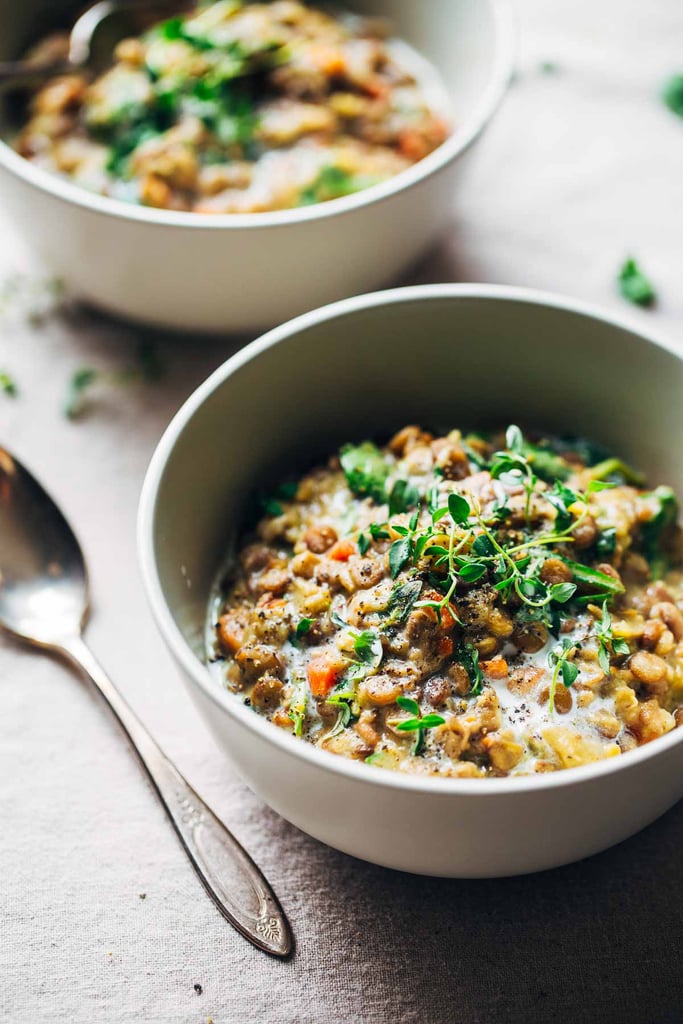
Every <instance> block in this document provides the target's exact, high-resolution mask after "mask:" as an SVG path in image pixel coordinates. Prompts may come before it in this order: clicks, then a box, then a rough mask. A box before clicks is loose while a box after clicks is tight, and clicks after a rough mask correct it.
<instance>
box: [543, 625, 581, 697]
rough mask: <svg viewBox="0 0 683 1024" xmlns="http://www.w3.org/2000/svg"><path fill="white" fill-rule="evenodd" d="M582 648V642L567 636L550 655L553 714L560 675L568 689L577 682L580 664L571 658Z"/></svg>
mask: <svg viewBox="0 0 683 1024" xmlns="http://www.w3.org/2000/svg"><path fill="white" fill-rule="evenodd" d="M580 649H581V645H580V644H577V643H576V641H574V640H570V639H569V638H568V637H565V638H564V639H563V640H562V642H561V643H560V644H559V645H558V646H557V647H554V648H553V650H552V651H551V652H550V654H549V655H548V664H549V665H550V667H551V668H554V671H553V677H552V680H551V682H550V697H549V708H550V713H551V715H552V714H553V713H554V711H555V694H556V692H557V683H558V680H559V676H560V675H561V676H562V682H563V684H564V685H565V686H566V687H567V689H569V687H570V686H571V685H572V684H573V683H575V682H576V677H577V676H578V674H579V666H578V665H575V664H574V662H573V661H572V660H571V659H572V658H573V657H575V655H576V654H577V652H578V651H579V650H580Z"/></svg>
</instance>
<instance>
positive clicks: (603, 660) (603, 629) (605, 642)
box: [595, 601, 631, 676]
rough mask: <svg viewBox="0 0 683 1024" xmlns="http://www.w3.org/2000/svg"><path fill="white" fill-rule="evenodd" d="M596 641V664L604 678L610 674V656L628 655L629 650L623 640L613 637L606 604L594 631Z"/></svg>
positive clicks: (610, 618) (610, 617)
mask: <svg viewBox="0 0 683 1024" xmlns="http://www.w3.org/2000/svg"><path fill="white" fill-rule="evenodd" d="M595 635H596V637H597V640H598V663H599V665H600V668H601V669H602V671H603V672H604V673H605V675H606V676H608V675H609V674H610V670H611V658H612V655H616V656H619V655H628V654H630V653H631V648H630V647H629V645H628V644H627V643H626V641H625V640H622V639H620V638H617V637H615V636H614V633H613V631H612V616H611V615H610V613H609V611H608V610H607V602H606V601H605V602H604V604H603V606H602V619H601V620H600V625H599V626H598V629H597V631H596V634H595Z"/></svg>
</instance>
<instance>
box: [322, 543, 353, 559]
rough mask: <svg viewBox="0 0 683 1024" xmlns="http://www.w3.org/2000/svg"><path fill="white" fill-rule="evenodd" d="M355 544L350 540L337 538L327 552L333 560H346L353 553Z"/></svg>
mask: <svg viewBox="0 0 683 1024" xmlns="http://www.w3.org/2000/svg"><path fill="white" fill-rule="evenodd" d="M355 553H356V545H355V544H354V543H353V541H352V540H338V541H337V543H336V544H333V545H332V547H331V548H330V550H329V551H328V552H327V554H328V555H329V557H330V558H333V559H334V561H335V562H348V560H349V558H351V555H355Z"/></svg>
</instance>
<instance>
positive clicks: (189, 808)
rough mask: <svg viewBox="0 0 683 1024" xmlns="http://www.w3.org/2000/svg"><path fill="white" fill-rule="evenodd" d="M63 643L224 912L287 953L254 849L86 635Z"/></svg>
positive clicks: (284, 925) (258, 941) (282, 923)
mask: <svg viewBox="0 0 683 1024" xmlns="http://www.w3.org/2000/svg"><path fill="white" fill-rule="evenodd" d="M61 649H62V650H63V651H64V653H65V654H66V655H67V656H68V657H69V659H70V660H71V661H73V662H74V663H75V664H76V665H77V666H78V667H79V668H80V669H81V670H82V672H83V673H84V674H85V675H86V676H87V677H88V678H89V679H90V680H91V681H92V683H93V684H94V685H95V686H96V688H97V689H98V690H99V692H100V693H101V694H102V696H103V697H104V699H105V700H106V702H107V703H108V704H109V707H110V708H111V709H112V711H113V712H114V714H115V715H116V717H117V718H118V720H119V722H120V724H121V726H122V727H123V729H124V731H125V732H126V733H127V735H128V738H129V739H130V741H131V744H132V746H133V749H134V750H135V753H136V754H137V756H138V758H139V759H140V762H141V764H142V766H143V768H144V769H145V770H146V772H147V774H148V775H149V777H150V779H151V781H152V784H153V786H154V789H155V790H156V792H157V794H158V796H159V798H160V800H161V802H162V804H163V805H164V807H165V808H166V812H167V814H168V816H169V818H170V819H171V821H172V823H173V827H174V828H175V830H176V832H177V834H178V837H179V838H180V841H181V843H182V844H183V846H184V847H185V852H186V853H187V855H188V857H189V858H190V860H191V862H192V865H193V867H194V869H195V871H196V872H197V874H198V875H199V877H200V879H201V880H202V882H203V884H204V887H205V888H206V891H207V892H208V894H209V896H211V898H212V899H213V901H214V903H215V904H216V906H217V907H218V909H219V910H220V912H221V914H223V916H224V917H225V918H226V919H227V920H228V921H230V923H231V924H232V925H234V926H235V928H237V930H238V931H239V932H241V933H242V935H244V937H245V938H247V939H249V941H250V942H252V943H253V944H254V945H255V946H257V947H258V948H259V949H262V950H263V951H264V952H266V953H271V954H273V955H274V956H280V957H285V956H287V955H288V954H289V953H290V952H291V949H292V944H293V943H292V933H291V930H290V927H289V922H288V921H287V918H286V917H285V915H284V913H283V911H282V908H281V907H280V904H279V903H278V900H277V897H276V896H275V894H274V893H273V891H272V890H271V888H270V886H269V885H268V882H267V881H266V879H265V878H264V877H263V875H262V874H261V872H260V871H259V869H258V868H257V867H256V865H255V864H254V862H253V860H252V859H251V857H250V856H249V854H248V853H247V852H246V851H245V850H244V849H243V847H242V846H240V844H239V843H238V842H237V840H236V839H235V837H234V836H233V835H232V834H231V833H230V832H229V831H228V829H227V828H226V827H225V825H224V824H223V823H222V822H221V821H219V820H218V818H217V817H216V815H215V814H214V813H213V811H212V810H211V809H210V808H209V807H207V805H206V804H205V803H204V801H203V800H202V799H201V797H200V796H198V795H197V793H195V791H194V789H192V787H191V786H190V785H189V783H188V782H186V780H185V779H184V778H183V776H182V775H181V774H180V772H179V771H178V769H177V768H176V767H175V765H174V764H173V763H172V762H171V761H169V759H168V758H167V757H166V755H165V754H164V752H163V751H162V750H161V749H160V747H159V746H158V745H157V743H156V742H155V740H153V739H152V737H151V735H150V734H149V732H148V731H147V729H146V728H145V726H144V725H143V724H142V722H141V721H140V719H139V718H138V717H137V715H136V714H135V713H134V712H133V711H132V709H131V708H130V706H129V705H128V704H127V703H126V701H125V700H124V699H123V697H122V696H121V694H120V693H119V692H118V690H117V689H116V687H115V686H114V684H113V683H112V681H111V680H110V679H109V677H108V676H107V674H106V672H105V671H104V670H103V669H102V667H101V666H100V664H99V663H98V661H97V659H96V658H95V657H94V655H93V654H92V652H91V651H90V649H89V648H88V647H87V646H86V644H85V643H84V641H83V640H82V639H81V638H80V637H77V638H74V639H73V640H69V641H67V642H66V643H64V644H62V645H61Z"/></svg>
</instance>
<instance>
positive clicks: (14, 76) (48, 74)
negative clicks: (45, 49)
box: [0, 60, 78, 87]
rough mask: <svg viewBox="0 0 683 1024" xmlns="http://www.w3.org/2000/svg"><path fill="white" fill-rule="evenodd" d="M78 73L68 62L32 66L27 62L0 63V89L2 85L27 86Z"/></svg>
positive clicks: (11, 61) (10, 61)
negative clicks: (43, 80)
mask: <svg viewBox="0 0 683 1024" xmlns="http://www.w3.org/2000/svg"><path fill="white" fill-rule="evenodd" d="M73 71H78V68H76V67H74V65H73V64H70V63H69V61H66V60H62V61H55V62H53V63H50V64H32V63H31V62H30V61H28V60H9V61H0V87H1V86H3V85H8V84H10V83H11V84H14V85H17V86H19V85H28V84H30V83H31V82H40V81H41V80H42V79H45V78H56V77H57V75H66V74H68V73H69V72H73Z"/></svg>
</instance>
